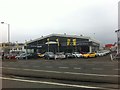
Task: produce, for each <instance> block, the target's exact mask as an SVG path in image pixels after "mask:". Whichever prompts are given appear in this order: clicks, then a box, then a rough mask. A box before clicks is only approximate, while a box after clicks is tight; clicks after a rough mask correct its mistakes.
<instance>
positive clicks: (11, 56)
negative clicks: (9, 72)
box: [7, 54, 16, 59]
mask: <svg viewBox="0 0 120 90" xmlns="http://www.w3.org/2000/svg"><path fill="white" fill-rule="evenodd" d="M15 57H16V55H15V54H9V55H8V56H7V58H8V59H16V58H15Z"/></svg>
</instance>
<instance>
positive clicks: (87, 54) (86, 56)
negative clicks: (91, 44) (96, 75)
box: [82, 53, 96, 58]
mask: <svg viewBox="0 0 120 90" xmlns="http://www.w3.org/2000/svg"><path fill="white" fill-rule="evenodd" d="M82 56H83V57H84V58H90V57H96V53H86V54H83V55H82Z"/></svg>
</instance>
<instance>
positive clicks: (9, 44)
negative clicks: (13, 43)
mask: <svg viewBox="0 0 120 90" xmlns="http://www.w3.org/2000/svg"><path fill="white" fill-rule="evenodd" d="M1 24H7V25H8V53H9V52H10V24H8V23H5V22H1Z"/></svg>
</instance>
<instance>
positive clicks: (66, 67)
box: [58, 67, 69, 69]
mask: <svg viewBox="0 0 120 90" xmlns="http://www.w3.org/2000/svg"><path fill="white" fill-rule="evenodd" d="M58 68H63V69H67V68H69V67H58Z"/></svg>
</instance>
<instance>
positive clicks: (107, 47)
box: [105, 44, 114, 49]
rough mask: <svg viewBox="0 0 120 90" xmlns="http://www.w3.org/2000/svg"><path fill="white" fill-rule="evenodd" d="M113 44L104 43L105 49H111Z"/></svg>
mask: <svg viewBox="0 0 120 90" xmlns="http://www.w3.org/2000/svg"><path fill="white" fill-rule="evenodd" d="M113 46H114V45H113V44H105V49H111V48H112V47H113Z"/></svg>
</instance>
